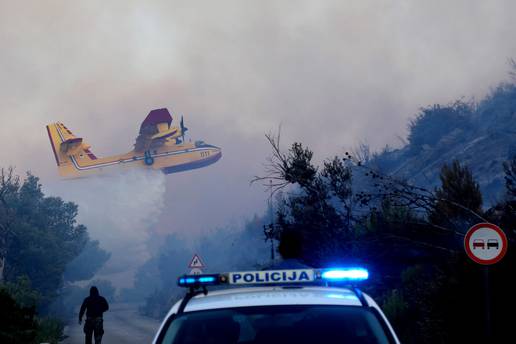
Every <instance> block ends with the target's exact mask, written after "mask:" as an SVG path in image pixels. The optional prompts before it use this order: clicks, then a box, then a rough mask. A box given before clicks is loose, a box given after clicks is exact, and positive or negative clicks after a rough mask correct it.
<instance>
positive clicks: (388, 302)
mask: <svg viewBox="0 0 516 344" xmlns="http://www.w3.org/2000/svg"><path fill="white" fill-rule="evenodd" d="M408 308H409V305H408V304H407V302H406V301H405V299H404V297H403V295H402V293H401V292H400V291H399V290H398V289H392V290H391V291H390V292H389V294H388V295H387V297H385V300H384V302H383V304H382V310H383V312H384V314H385V316H386V317H387V318H388V319H389V321H390V323H391V325H392V326H393V327H394V329H395V330H396V332H397V333H399V334H400V333H401V331H400V330H401V329H403V328H405V327H406V324H407V321H408V316H407V315H408V314H407V313H408Z"/></svg>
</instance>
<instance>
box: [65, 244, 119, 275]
mask: <svg viewBox="0 0 516 344" xmlns="http://www.w3.org/2000/svg"><path fill="white" fill-rule="evenodd" d="M110 257H111V254H110V253H108V252H106V251H104V250H103V249H101V248H100V247H99V242H98V241H97V240H88V241H87V242H86V245H85V246H84V249H83V250H82V251H81V253H80V254H79V255H78V256H77V257H75V259H73V260H72V261H71V262H70V263H69V264H68V265H67V266H66V270H65V272H64V276H63V277H64V280H65V281H66V282H71V283H73V282H76V281H85V280H89V279H91V278H92V277H93V276H94V275H95V273H96V272H97V271H98V270H99V269H100V268H101V267H102V266H103V265H104V264H105V263H106V262H107V261H108V260H109V258H110Z"/></svg>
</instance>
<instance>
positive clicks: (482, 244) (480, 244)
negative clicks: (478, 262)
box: [473, 239, 500, 250]
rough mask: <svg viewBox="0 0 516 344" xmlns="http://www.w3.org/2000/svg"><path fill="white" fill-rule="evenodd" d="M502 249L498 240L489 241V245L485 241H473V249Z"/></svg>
mask: <svg viewBox="0 0 516 344" xmlns="http://www.w3.org/2000/svg"><path fill="white" fill-rule="evenodd" d="M499 247H500V244H499V243H498V240H496V239H488V240H487V243H486V241H485V240H483V239H475V240H473V249H476V248H481V249H483V250H485V249H486V248H487V249H488V250H489V249H490V248H495V249H498V248H499Z"/></svg>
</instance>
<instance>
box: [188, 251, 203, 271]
mask: <svg viewBox="0 0 516 344" xmlns="http://www.w3.org/2000/svg"><path fill="white" fill-rule="evenodd" d="M188 267H189V268H190V269H194V268H198V269H200V268H204V264H203V262H202V260H201V257H199V256H198V255H197V254H194V256H193V258H192V260H191V261H190V265H188Z"/></svg>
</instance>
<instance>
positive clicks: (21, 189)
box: [0, 168, 88, 306]
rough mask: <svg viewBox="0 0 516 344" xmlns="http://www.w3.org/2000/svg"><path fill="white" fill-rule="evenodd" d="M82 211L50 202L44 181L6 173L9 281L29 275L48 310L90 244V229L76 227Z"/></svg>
mask: <svg viewBox="0 0 516 344" xmlns="http://www.w3.org/2000/svg"><path fill="white" fill-rule="evenodd" d="M77 212H78V208H77V205H76V204H74V203H72V202H64V201H63V200H62V199H61V198H59V197H46V196H45V195H44V194H43V192H42V190H41V184H40V183H39V179H38V178H37V177H36V176H34V175H32V174H31V173H27V176H26V178H25V179H24V180H23V181H21V180H20V178H19V177H18V176H17V175H15V174H14V170H13V169H12V168H9V169H1V170H0V215H1V217H0V257H1V258H3V259H4V271H3V272H4V274H3V278H4V281H6V282H10V281H16V280H17V279H18V278H19V277H23V276H26V277H27V278H28V279H29V280H30V283H31V285H32V287H33V288H34V289H35V290H36V291H37V292H38V293H39V294H41V299H40V302H41V304H42V305H43V306H44V305H48V303H49V302H50V301H51V300H52V299H53V298H54V296H55V295H56V292H57V290H58V289H59V288H60V287H61V285H62V281H63V273H64V271H65V268H66V266H67V265H68V263H70V262H71V261H72V260H73V259H74V258H75V257H77V256H78V255H79V254H80V252H81V251H82V250H83V248H84V247H85V245H86V244H87V242H88V235H87V231H86V227H84V226H83V225H80V224H77V223H76V216H77Z"/></svg>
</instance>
